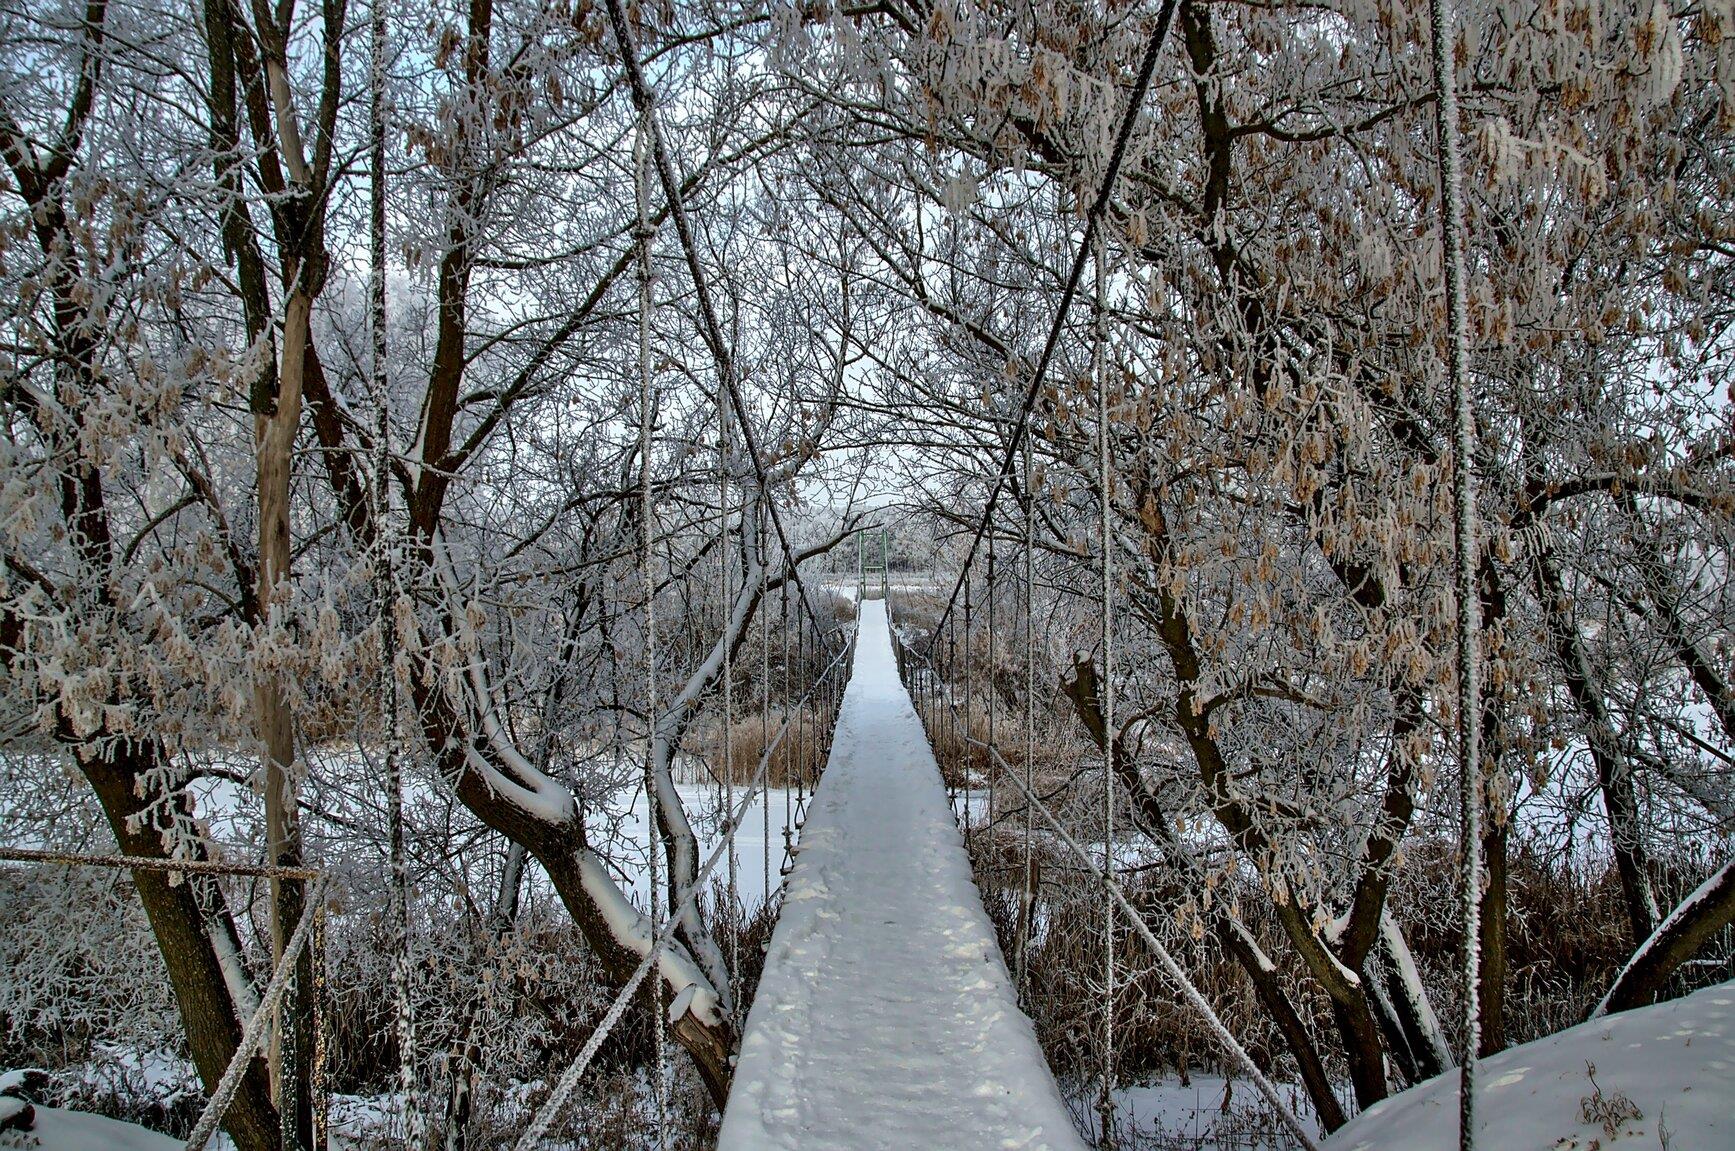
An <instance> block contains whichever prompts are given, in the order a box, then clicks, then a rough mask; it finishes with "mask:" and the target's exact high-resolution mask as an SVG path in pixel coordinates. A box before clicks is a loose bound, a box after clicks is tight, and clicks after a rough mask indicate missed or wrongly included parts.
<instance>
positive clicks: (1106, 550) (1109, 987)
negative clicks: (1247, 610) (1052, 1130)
mask: <svg viewBox="0 0 1735 1151" xmlns="http://www.w3.org/2000/svg"><path fill="white" fill-rule="evenodd" d="M1104 255H1105V252H1104V245H1103V243H1102V241H1101V240H1100V239H1099V240H1098V241H1097V249H1096V333H1095V339H1094V340H1093V341H1092V344H1091V374H1092V375H1093V376H1095V377H1096V452H1097V492H1098V498H1099V499H1100V500H1101V508H1102V521H1101V524H1100V531H1101V545H1102V675H1101V676H1099V677H1098V678H1097V693H1098V695H1099V697H1100V700H1099V702H1100V703H1101V705H1102V723H1103V753H1102V755H1103V759H1102V872H1103V875H1104V876H1105V877H1107V880H1108V882H1109V883H1113V882H1114V876H1115V858H1114V822H1115V821H1114V745H1115V718H1114V544H1113V538H1114V526H1113V523H1112V522H1111V517H1112V514H1113V513H1112V511H1111V509H1110V503H1111V499H1112V493H1113V488H1112V487H1111V486H1110V485H1111V484H1112V482H1113V477H1112V476H1111V474H1110V467H1109V454H1110V440H1109V423H1108V372H1107V371H1106V369H1105V367H1104V363H1103V359H1104V351H1105V348H1104V345H1105V344H1106V343H1107V340H1108V323H1107V317H1108V313H1107V311H1106V309H1105V307H1104V300H1103V295H1104V289H1105V286H1106V274H1107V272H1106V269H1105V268H1104V266H1103V259H1104ZM1102 914H1103V1004H1102V1088H1101V1094H1099V1095H1098V1097H1097V1116H1098V1123H1099V1128H1098V1136H1099V1142H1100V1143H1101V1144H1102V1146H1104V1147H1112V1146H1114V1118H1115V1111H1114V1070H1115V1051H1114V1045H1115V1028H1114V1024H1115V1010H1114V1009H1115V993H1116V989H1115V900H1114V894H1113V892H1112V891H1111V890H1110V889H1109V887H1108V885H1107V884H1105V885H1104V888H1103V913H1102Z"/></svg>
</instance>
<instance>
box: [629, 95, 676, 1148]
mask: <svg viewBox="0 0 1735 1151" xmlns="http://www.w3.org/2000/svg"><path fill="white" fill-rule="evenodd" d="M647 159H648V152H647V149H646V148H645V131H644V125H643V124H642V123H641V124H640V125H639V129H638V132H637V133H636V134H635V135H634V138H633V193H634V200H635V202H636V205H637V208H638V244H637V247H638V281H639V324H638V328H639V331H638V353H639V362H638V373H639V535H640V537H641V538H642V540H643V541H644V546H643V547H642V548H641V549H640V552H639V585H640V594H641V595H643V596H644V601H645V715H646V716H647V717H648V722H649V723H650V724H655V723H656V714H657V581H656V575H655V573H654V572H653V570H652V560H653V553H654V549H655V547H656V536H657V505H656V498H655V496H654V494H653V491H652V487H651V432H652V428H653V426H654V423H655V420H656V402H655V396H654V394H653V391H652V385H651V306H652V302H653V301H652V296H651V242H652V240H653V239H654V238H655V237H656V228H655V227H654V226H653V225H652V223H651V212H650V195H649V189H648V188H647V186H646V172H645V166H646V161H647ZM652 734H653V733H651V732H649V731H647V733H646V736H647V738H646V740H645V771H644V776H645V780H644V783H645V823H646V831H647V834H646V845H647V855H648V856H649V859H650V889H649V892H650V894H649V898H648V899H647V900H646V902H647V903H648V904H649V908H648V910H649V912H650V920H651V934H652V935H656V934H657V933H658V932H660V931H661V930H662V928H663V922H662V898H663V861H662V854H663V829H662V825H661V824H660V823H658V821H657V771H656V741H655V739H654V738H651V736H652ZM652 998H653V1003H654V1006H653V1010H652V1015H654V1016H655V1019H653V1020H652V1023H651V1048H652V1055H653V1058H654V1060H655V1064H656V1066H655V1070H654V1072H653V1079H654V1081H653V1086H652V1092H653V1094H654V1096H655V1104H656V1110H657V1136H656V1138H657V1142H656V1146H657V1149H658V1151H662V1148H664V1147H667V1146H668V1141H669V1085H668V1058H669V1056H668V1038H667V1035H666V1034H665V1029H666V1027H667V1023H666V1021H665V1020H664V1018H663V985H662V983H661V981H659V982H658V983H657V985H656V988H655V990H654V992H653V996H652Z"/></svg>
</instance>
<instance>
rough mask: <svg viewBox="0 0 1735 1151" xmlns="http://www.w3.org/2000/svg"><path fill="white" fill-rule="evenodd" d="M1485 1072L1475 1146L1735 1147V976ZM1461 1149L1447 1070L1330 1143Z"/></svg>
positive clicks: (1342, 1149)
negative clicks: (1734, 1101)
mask: <svg viewBox="0 0 1735 1151" xmlns="http://www.w3.org/2000/svg"><path fill="white" fill-rule="evenodd" d="M1590 1066H1594V1067H1595V1068H1596V1072H1595V1074H1596V1082H1595V1083H1594V1084H1593V1083H1592V1082H1591V1073H1590V1070H1589V1068H1590ZM1478 1071H1479V1074H1478V1077H1477V1089H1476V1115H1477V1124H1476V1137H1477V1140H1478V1145H1479V1146H1484V1147H1491V1148H1499V1149H1500V1151H1588V1149H1589V1148H1592V1147H1596V1146H1599V1145H1600V1146H1601V1147H1604V1148H1615V1147H1625V1146H1629V1145H1630V1146H1632V1147H1659V1146H1667V1147H1675V1148H1717V1147H1735V1107H1732V1106H1731V1104H1730V1094H1731V1089H1732V1088H1735V982H1730V983H1720V984H1718V985H1717V986H1715V987H1708V988H1706V989H1705V990H1703V991H1697V992H1694V993H1693V994H1692V995H1688V996H1686V997H1684V998H1682V999H1676V1000H1673V1001H1671V1002H1669V1003H1659V1004H1657V1005H1656V1006H1654V1007H1642V1008H1639V1009H1637V1010H1633V1011H1624V1012H1621V1013H1620V1014H1617V1015H1607V1016H1604V1017H1602V1018H1601V1019H1596V1020H1592V1021H1591V1022H1589V1023H1583V1024H1580V1025H1579V1026H1577V1027H1569V1028H1567V1029H1566V1030H1565V1031H1562V1032H1560V1033H1558V1034H1556V1035H1550V1036H1549V1037H1548V1038H1546V1039H1539V1040H1537V1041H1536V1042H1535V1043H1526V1044H1524V1045H1523V1046H1522V1047H1514V1048H1512V1049H1511V1050H1509V1051H1502V1052H1501V1053H1500V1054H1498V1055H1496V1056H1494V1057H1493V1058H1491V1059H1485V1060H1483V1061H1482V1062H1481V1063H1480V1064H1479V1065H1478ZM1634 1111H1636V1112H1637V1114H1636V1116H1635V1115H1634V1114H1633V1112H1634ZM1599 1117H1606V1118H1608V1119H1609V1121H1610V1124H1611V1126H1610V1127H1609V1128H1605V1127H1604V1125H1603V1123H1602V1122H1601V1121H1600V1119H1599ZM1611 1130H1612V1132H1613V1134H1612V1135H1611V1134H1610V1131H1611ZM1665 1130H1666V1136H1665ZM1665 1138H1666V1142H1665ZM1457 1145H1458V1073H1457V1072H1456V1071H1450V1072H1447V1073H1446V1074H1445V1075H1442V1076H1440V1077H1438V1078H1436V1079H1430V1080H1429V1081H1427V1082H1426V1083H1422V1084H1420V1085H1418V1086H1416V1087H1413V1088H1411V1089H1410V1090H1408V1091H1405V1092H1402V1093H1401V1094H1398V1095H1394V1096H1392V1097H1391V1098H1390V1099H1387V1100H1385V1101H1384V1102H1382V1103H1379V1104H1376V1105H1375V1106H1373V1107H1370V1108H1369V1109H1368V1110H1367V1111H1366V1112H1364V1113H1363V1114H1362V1115H1360V1116H1358V1117H1357V1118H1356V1119H1354V1120H1352V1121H1351V1122H1350V1123H1349V1124H1347V1125H1346V1126H1344V1127H1343V1128H1342V1129H1341V1130H1339V1131H1338V1132H1337V1134H1336V1135H1334V1136H1333V1137H1332V1139H1331V1141H1330V1142H1329V1143H1328V1144H1327V1145H1326V1146H1327V1147H1328V1148H1333V1149H1335V1151H1397V1149H1400V1148H1401V1149H1402V1151H1435V1149H1438V1151H1450V1149H1452V1148H1456V1147H1457Z"/></svg>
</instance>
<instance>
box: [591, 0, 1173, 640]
mask: <svg viewBox="0 0 1735 1151" xmlns="http://www.w3.org/2000/svg"><path fill="white" fill-rule="evenodd" d="M609 3H610V6H611V8H612V7H613V6H614V5H616V4H618V3H619V0H609ZM1174 17H1175V0H1163V7H1162V9H1161V10H1160V11H1159V12H1158V13H1157V26H1156V28H1154V29H1153V30H1152V31H1151V38H1150V40H1149V42H1148V43H1146V45H1145V55H1144V58H1143V59H1142V60H1141V61H1140V62H1139V75H1138V79H1137V81H1135V82H1134V84H1133V92H1132V96H1131V97H1130V98H1129V99H1128V100H1127V107H1126V111H1125V112H1124V113H1123V114H1122V115H1121V123H1120V127H1119V128H1118V129H1117V130H1116V132H1115V142H1114V150H1113V151H1112V152H1111V153H1110V154H1109V162H1108V170H1107V171H1106V172H1104V173H1103V178H1102V184H1101V186H1100V187H1098V188H1097V192H1096V198H1095V199H1094V200H1092V201H1091V205H1090V209H1089V211H1088V212H1086V213H1085V218H1084V238H1083V239H1082V240H1081V241H1080V242H1079V245H1078V252H1077V253H1076V254H1075V255H1074V256H1073V259H1072V270H1071V271H1070V272H1068V273H1067V277H1066V290H1065V291H1063V292H1062V293H1061V295H1060V306H1059V307H1058V308H1057V309H1056V310H1055V313H1054V322H1053V324H1052V325H1051V326H1050V327H1049V329H1048V339H1047V341H1046V342H1045V343H1044V344H1043V346H1042V356H1041V358H1040V359H1039V360H1037V362H1036V371H1035V373H1034V374H1032V375H1031V377H1030V386H1029V388H1028V389H1027V390H1026V391H1025V393H1024V402H1023V403H1022V404H1021V405H1020V406H1019V410H1018V420H1017V422H1016V423H1014V424H1013V426H1012V437H1011V438H1010V439H1009V440H1007V441H1006V451H1005V454H1004V455H1003V456H1002V457H1001V459H1000V467H999V469H998V470H997V471H996V472H995V474H994V482H993V484H992V485H991V486H990V487H989V488H988V503H987V505H986V506H985V507H983V509H982V519H981V522H980V523H978V524H977V525H976V530H975V533H974V534H973V535H972V537H971V539H970V550H969V551H968V552H966V553H965V555H964V566H963V569H962V571H960V572H959V573H958V581H957V583H954V584H953V585H952V594H951V595H950V596H949V597H948V598H947V600H946V610H945V611H944V612H942V613H941V614H940V625H937V626H936V627H935V629H934V631H935V634H938V633H939V629H940V626H943V625H944V624H945V622H946V621H947V620H948V619H950V618H951V616H952V608H953V607H954V606H955V605H956V604H957V602H958V588H959V587H960V586H961V585H962V584H963V582H964V577H965V576H966V575H967V574H968V573H969V571H970V565H971V563H973V562H974V561H975V559H976V549H977V548H978V547H980V546H981V544H982V537H983V535H984V534H985V533H986V532H987V531H988V525H989V524H990V523H991V522H992V520H993V518H994V507H995V505H996V503H997V502H998V501H999V499H1000V489H1001V487H1002V486H1003V485H1004V484H1005V483H1006V477H1007V476H1008V475H1010V474H1011V470H1012V461H1013V459H1014V458H1016V456H1017V454H1018V448H1019V445H1020V444H1022V443H1023V442H1024V439H1025V436H1026V435H1027V434H1028V432H1029V428H1030V413H1031V412H1032V411H1033V410H1034V409H1035V407H1036V397H1037V396H1038V395H1039V394H1040V393H1041V391H1042V382H1043V380H1044V378H1045V377H1046V376H1047V375H1048V365H1049V363H1050V362H1051V361H1052V360H1053V359H1054V350H1055V347H1056V346H1057V345H1058V344H1059V343H1060V332H1061V329H1062V328H1063V327H1064V326H1065V325H1066V314H1067V312H1068V311H1069V310H1070V309H1071V308H1072V298H1073V296H1074V295H1075V294H1077V292H1078V282H1079V279H1080V277H1082V276H1083V275H1084V264H1085V261H1086V260H1087V259H1088V258H1089V256H1090V253H1091V251H1092V248H1093V247H1094V245H1095V242H1096V234H1097V228H1098V224H1099V222H1100V220H1101V219H1102V214H1103V212H1104V210H1105V209H1107V207H1108V201H1109V197H1110V196H1111V195H1112V194H1113V192H1114V186H1115V180H1116V179H1117V178H1118V177H1119V176H1120V170H1121V161H1122V160H1124V159H1125V158H1126V150H1127V142H1128V141H1129V140H1131V139H1132V134H1133V125H1134V124H1135V123H1136V122H1137V121H1138V116H1139V108H1140V107H1141V106H1142V105H1143V104H1144V102H1145V93H1146V92H1147V91H1149V90H1150V86H1151V75H1152V73H1154V72H1155V71H1156V67H1157V57H1158V56H1159V55H1160V54H1161V53H1162V47H1163V41H1164V40H1165V39H1167V38H1168V34H1169V25H1170V24H1171V23H1173V22H1174Z"/></svg>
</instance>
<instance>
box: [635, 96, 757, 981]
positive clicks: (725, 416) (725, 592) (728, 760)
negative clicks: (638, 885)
mask: <svg viewBox="0 0 1735 1151" xmlns="http://www.w3.org/2000/svg"><path fill="white" fill-rule="evenodd" d="M648 118H649V116H648V114H647V115H646V119H648ZM767 498H769V496H768V497H767ZM717 510H718V512H719V513H720V514H721V515H722V526H721V530H722V533H723V538H722V544H721V546H720V547H719V549H718V555H719V558H720V560H721V563H722V568H723V571H722V581H721V582H722V588H721V590H720V594H721V596H722V599H723V617H722V629H723V722H722V732H723V841H724V842H725V843H726V844H728V845H729V866H728V884H727V887H726V889H725V891H724V898H726V899H727V900H728V902H729V912H728V915H727V917H726V922H728V923H730V925H731V927H730V931H729V1001H730V1002H731V1003H733V1002H735V1001H736V1000H735V989H736V986H737V980H738V976H739V973H740V971H741V942H740V941H741V921H740V914H739V913H740V898H739V891H738V888H737V881H738V879H739V876H738V875H737V871H738V870H739V867H740V856H739V853H738V852H736V850H735V825H734V823H733V822H732V818H733V813H734V811H735V738H734V735H735V733H734V731H733V725H734V723H735V645H734V644H733V643H731V642H730V639H729V629H730V628H731V626H732V625H733V620H734V617H735V603H734V599H733V595H732V588H731V577H732V574H733V572H732V567H733V565H732V564H730V562H729V560H730V555H729V546H730V544H729V406H728V404H726V403H725V402H724V399H723V393H722V392H721V390H719V391H718V393H717ZM743 537H745V533H743ZM742 542H743V547H745V542H746V541H745V538H743V541H742ZM742 577H743V579H745V577H746V573H745V572H743V573H742Z"/></svg>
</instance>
